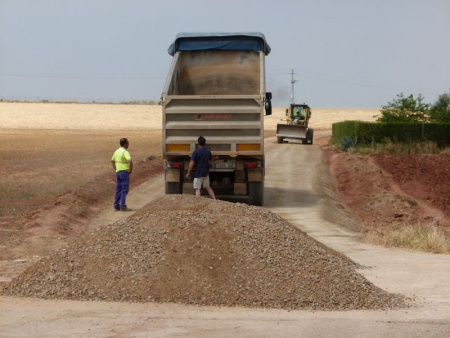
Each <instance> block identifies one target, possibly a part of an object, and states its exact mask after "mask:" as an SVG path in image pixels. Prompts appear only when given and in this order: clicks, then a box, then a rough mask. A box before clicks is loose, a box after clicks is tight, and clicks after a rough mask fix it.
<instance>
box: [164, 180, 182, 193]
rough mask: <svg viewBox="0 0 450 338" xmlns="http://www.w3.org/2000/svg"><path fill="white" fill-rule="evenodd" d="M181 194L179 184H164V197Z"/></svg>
mask: <svg viewBox="0 0 450 338" xmlns="http://www.w3.org/2000/svg"><path fill="white" fill-rule="evenodd" d="M173 194H181V182H166V195H173Z"/></svg>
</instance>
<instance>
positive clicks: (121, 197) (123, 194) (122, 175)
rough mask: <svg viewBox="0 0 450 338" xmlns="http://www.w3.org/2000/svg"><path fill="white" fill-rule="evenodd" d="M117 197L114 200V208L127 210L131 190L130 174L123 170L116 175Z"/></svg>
mask: <svg viewBox="0 0 450 338" xmlns="http://www.w3.org/2000/svg"><path fill="white" fill-rule="evenodd" d="M116 178H117V180H116V197H115V199H114V208H116V209H119V208H126V207H127V203H126V199H127V194H128V190H129V188H130V173H129V172H128V171H125V170H122V171H119V172H117V173H116Z"/></svg>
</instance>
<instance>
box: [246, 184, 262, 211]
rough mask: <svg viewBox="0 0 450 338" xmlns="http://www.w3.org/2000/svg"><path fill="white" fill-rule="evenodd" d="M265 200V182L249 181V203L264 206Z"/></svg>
mask: <svg viewBox="0 0 450 338" xmlns="http://www.w3.org/2000/svg"><path fill="white" fill-rule="evenodd" d="M263 201H264V183H263V182H248V204H250V205H257V206H262V205H263Z"/></svg>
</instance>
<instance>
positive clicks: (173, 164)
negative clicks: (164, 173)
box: [169, 162, 181, 169]
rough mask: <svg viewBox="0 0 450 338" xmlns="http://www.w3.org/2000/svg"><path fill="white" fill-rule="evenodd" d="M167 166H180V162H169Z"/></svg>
mask: <svg viewBox="0 0 450 338" xmlns="http://www.w3.org/2000/svg"><path fill="white" fill-rule="evenodd" d="M169 168H177V169H179V168H181V163H180V162H169Z"/></svg>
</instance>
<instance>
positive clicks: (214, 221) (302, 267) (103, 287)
mask: <svg viewBox="0 0 450 338" xmlns="http://www.w3.org/2000/svg"><path fill="white" fill-rule="evenodd" d="M358 268H360V266H358V265H357V264H356V263H354V262H353V261H351V260H350V259H348V258H347V257H345V256H344V255H341V254H339V253H337V252H335V251H333V250H331V249H330V248H327V247H326V246H324V245H323V244H321V243H319V242H317V241H316V240H314V239H312V238H311V237H309V236H308V235H306V234H305V233H304V232H302V231H301V230H299V229H297V228H295V227H294V226H292V225H291V224H289V223H288V222H286V221H285V220H284V219H283V218H281V217H280V216H278V215H276V214H275V213H272V212H270V211H269V210H266V209H264V208H261V207H255V206H249V205H246V204H242V203H231V202H225V201H220V200H211V199H208V198H203V197H201V198H196V197H195V196H190V195H165V196H163V197H161V198H158V199H156V200H154V201H152V202H150V203H149V204H147V205H146V206H145V207H143V208H141V209H140V210H138V211H136V212H135V213H134V215H132V216H130V217H128V218H127V219H124V220H121V221H118V222H115V223H112V224H108V225H105V226H102V227H99V228H97V229H93V230H90V231H88V232H87V233H86V234H85V235H83V236H81V237H79V238H78V239H76V240H74V241H73V242H71V243H70V244H69V245H68V246H67V247H66V248H64V249H62V250H60V251H59V252H57V253H56V254H54V255H52V256H50V257H47V258H43V259H41V260H40V261H39V262H37V263H35V264H34V265H32V266H30V267H29V268H28V269H27V270H26V271H24V272H23V273H22V274H20V275H19V276H17V277H16V278H14V279H13V280H12V281H11V282H10V283H9V284H8V285H7V286H6V287H5V288H4V290H3V291H2V293H3V294H6V295H14V296H25V297H39V298H62V299H71V300H102V301H120V302H170V303H178V304H190V305H204V306H206V305H207V306H242V307H258V308H279V309H288V310H292V309H309V310H356V309H395V308H402V307H405V306H407V302H406V299H405V297H404V296H402V295H398V294H392V293H388V292H386V291H384V290H382V289H380V288H378V287H376V286H375V285H373V284H372V283H371V282H369V281H368V280H367V279H366V278H365V277H364V276H362V275H361V274H360V273H358V272H357V269H358Z"/></svg>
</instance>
